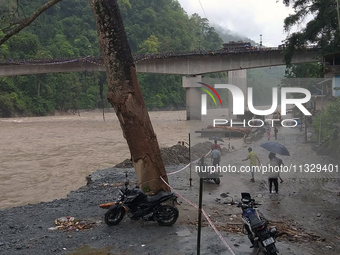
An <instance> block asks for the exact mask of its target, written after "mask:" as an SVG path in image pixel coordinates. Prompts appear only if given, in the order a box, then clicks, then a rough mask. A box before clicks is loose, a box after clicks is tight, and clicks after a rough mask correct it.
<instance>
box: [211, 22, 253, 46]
mask: <svg viewBox="0 0 340 255" xmlns="http://www.w3.org/2000/svg"><path fill="white" fill-rule="evenodd" d="M212 26H213V27H214V28H215V31H216V32H217V33H218V34H219V35H220V37H221V38H222V40H223V42H229V41H239V40H242V41H244V42H250V43H251V45H253V46H259V43H257V42H255V41H253V40H251V39H249V38H248V37H245V36H241V35H238V34H236V33H234V32H232V31H231V30H229V29H225V28H223V27H221V26H219V25H212Z"/></svg>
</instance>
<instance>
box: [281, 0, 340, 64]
mask: <svg viewBox="0 0 340 255" xmlns="http://www.w3.org/2000/svg"><path fill="white" fill-rule="evenodd" d="M283 3H284V4H286V5H287V6H292V7H293V9H294V11H295V13H294V14H291V15H289V16H288V17H287V18H286V19H285V20H284V28H285V30H286V31H287V32H288V31H289V30H290V29H291V28H292V27H293V26H294V25H300V23H301V21H303V20H304V19H305V18H306V17H310V16H313V19H311V20H310V21H309V22H308V23H307V25H306V27H305V28H303V29H301V30H300V31H298V32H294V33H291V34H290V35H289V36H288V37H287V39H286V43H287V44H288V47H287V48H286V49H285V58H286V63H287V64H290V60H291V57H292V55H293V54H294V52H295V51H296V50H299V49H304V48H305V47H306V46H308V45H310V44H313V45H317V46H319V47H320V48H321V50H322V52H323V53H324V54H325V53H330V52H334V51H339V50H340V34H339V29H340V27H339V26H340V21H339V18H340V17H339V13H338V11H339V10H337V5H336V1H334V0H283Z"/></svg>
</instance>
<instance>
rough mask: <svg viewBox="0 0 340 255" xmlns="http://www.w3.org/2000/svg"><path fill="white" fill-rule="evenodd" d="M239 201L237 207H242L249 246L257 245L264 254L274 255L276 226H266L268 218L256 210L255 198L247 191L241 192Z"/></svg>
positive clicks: (275, 252) (276, 252)
mask: <svg viewBox="0 0 340 255" xmlns="http://www.w3.org/2000/svg"><path fill="white" fill-rule="evenodd" d="M241 197H242V198H241V201H242V202H240V203H239V204H238V205H237V207H241V208H242V221H243V222H244V225H243V227H244V229H245V230H246V231H247V233H246V234H248V238H249V240H250V242H251V243H252V246H251V247H259V249H260V251H262V253H263V254H265V255H276V254H278V252H279V251H278V249H277V248H276V246H275V239H276V236H277V229H276V227H271V228H268V220H266V219H265V217H264V216H263V215H262V213H261V212H260V211H258V210H257V207H256V206H257V205H261V204H257V203H255V199H252V198H251V196H250V194H249V193H241Z"/></svg>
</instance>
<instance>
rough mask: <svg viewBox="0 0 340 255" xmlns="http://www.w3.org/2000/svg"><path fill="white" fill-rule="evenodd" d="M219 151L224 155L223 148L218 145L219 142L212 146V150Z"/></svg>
mask: <svg viewBox="0 0 340 255" xmlns="http://www.w3.org/2000/svg"><path fill="white" fill-rule="evenodd" d="M215 149H216V150H219V151H220V152H221V153H222V149H221V146H220V145H219V144H218V143H217V140H215V141H214V144H212V145H211V150H212V151H213V150H215Z"/></svg>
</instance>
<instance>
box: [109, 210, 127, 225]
mask: <svg viewBox="0 0 340 255" xmlns="http://www.w3.org/2000/svg"><path fill="white" fill-rule="evenodd" d="M124 215H125V209H124V208H123V207H111V208H109V210H108V211H107V212H106V213H105V223H106V224H107V225H109V226H114V225H117V224H119V222H121V221H122V219H123V217H124Z"/></svg>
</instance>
